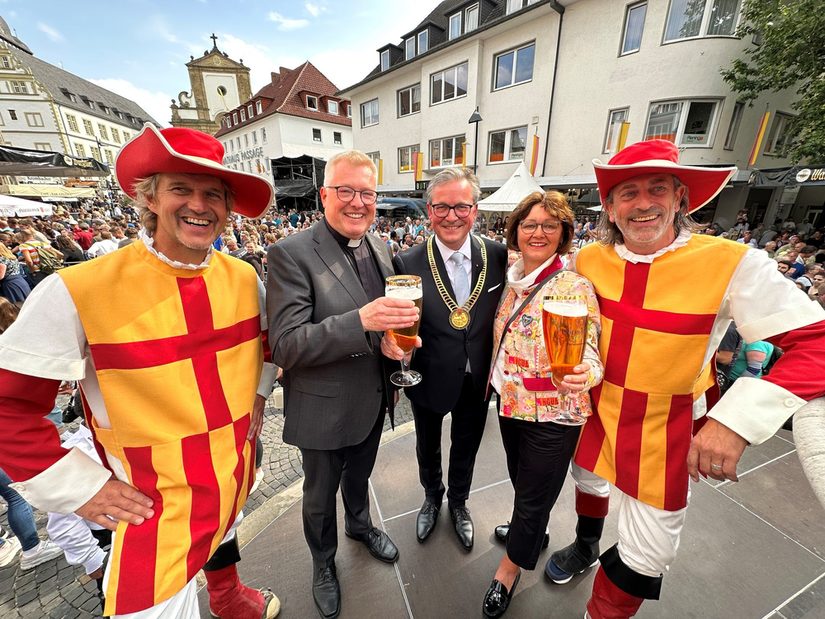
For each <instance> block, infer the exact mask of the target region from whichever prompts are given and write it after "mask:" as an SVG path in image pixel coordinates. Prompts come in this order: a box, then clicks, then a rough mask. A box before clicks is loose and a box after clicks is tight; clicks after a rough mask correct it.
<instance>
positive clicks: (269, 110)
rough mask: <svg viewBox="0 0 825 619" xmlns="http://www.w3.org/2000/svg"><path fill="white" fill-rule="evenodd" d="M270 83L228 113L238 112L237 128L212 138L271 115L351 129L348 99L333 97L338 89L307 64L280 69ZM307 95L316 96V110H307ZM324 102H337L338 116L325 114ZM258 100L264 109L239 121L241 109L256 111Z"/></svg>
mask: <svg viewBox="0 0 825 619" xmlns="http://www.w3.org/2000/svg"><path fill="white" fill-rule="evenodd" d="M271 79H272V81H271V82H270V83H269V84H267V85H266V86H264V87H263V88H261V89H260V90H259V91H258V92H256V93H255V94H254V95H253V96H252V98H251V99H249V100H248V101H244V102H243V104H242V105H240V106H238V107H237V108H235V109H234V110H230V111H229V112H228V114H227V115H228V116H230V117H231V115H232V113H233V112H238V113H239V115H238V116H239V122H238V124H237V125H235V124H233V125H232V127H230V128H227V127H225V126H223V125H221V128H220V129H219V130H218V132H217V133H216V134H215V137H221V136H223V135H226V134H227V133H232V132H233V131H235V130H236V129H237V128H239V127H243V126H244V125H247V124H250V123H253V122H257V121H258V120H260V119H261V118H263V117H265V116H271V115H272V114H286V115H288V116H300V117H302V118H310V119H314V120H322V121H325V122H329V123H334V124H337V125H344V126H346V127H351V126H352V119H351V118H347V116H346V106H347V105H348V104H349V103H350V101H349V100H348V99H342V98H341V97H337V96H335V93H336V92H338V88H337V87H336V86H335V84H333V83H332V82H331V81H329V80H328V79H327V77H326V76H325V75H324V74H323V73H321V72H320V71H319V70H318V69H317V68H316V67H315V65H313V64H312V63H311V62H309V61H306V62H305V63H303V64H302V65H300V66H298V67H297V68H295V69H287V68H286V67H281V68H280V69H279V70H278V73H272V78H271ZM306 94H311V95H313V96H316V97H318V108H319V109H318V111H315V110H310V109H307V107H306ZM327 99H332V100H333V101H338V102H339V105H338V114H330V113H329V112H327V111H326V109H327V108H326V102H327ZM258 100H260V101H261V102H262V103H261V104H262V107H263V110H262V111H261V113H260V114H255V115H253V116H252V117H249V118H247V119H246V120H245V121H240V110H241V108H246V106H248V105H250V104H252V106H253V109H255V107H254V106H255V102H256V101H258Z"/></svg>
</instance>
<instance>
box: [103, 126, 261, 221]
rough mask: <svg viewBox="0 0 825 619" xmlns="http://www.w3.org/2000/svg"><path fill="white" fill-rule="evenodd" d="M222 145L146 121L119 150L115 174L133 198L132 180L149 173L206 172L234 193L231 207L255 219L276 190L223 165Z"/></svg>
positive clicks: (195, 133)
mask: <svg viewBox="0 0 825 619" xmlns="http://www.w3.org/2000/svg"><path fill="white" fill-rule="evenodd" d="M223 154H224V149H223V144H221V143H220V142H219V141H218V140H216V139H215V138H213V137H212V136H211V135H208V134H206V133H203V132H202V131H196V130H194V129H185V128H183V127H171V128H168V129H158V128H157V127H155V126H154V125H152V124H151V123H146V124H145V125H144V126H143V129H142V130H141V131H140V133H138V134H137V135H136V136H135V137H134V138H132V139H131V140H130V141H129V142H127V143H126V145H125V146H124V147H123V148H122V149H121V150H120V152H119V153H118V155H117V159H116V160H115V177H116V178H117V182H118V183H119V184H120V187H121V189H123V191H124V192H125V193H126V195H128V196H129V197H130V198H133V199H134V198H135V197H136V193H135V183H136V182H138V181H140V180H141V179H143V178H146V177H148V176H151V175H152V174H159V173H161V174H209V175H211V176H216V177H218V178H220V179H221V180H223V181H224V182H225V183H226V184H227V185H228V186H229V187H230V188H231V189H232V193H233V194H234V196H235V199H234V206H233V210H234V211H235V212H236V213H240V214H241V215H244V216H246V217H250V218H252V219H255V218H257V217H260V216H261V215H263V214H264V213H265V212H266V209H268V208H269V206H270V205H271V204H272V199H273V197H274V195H275V191H274V189H273V188H272V185H271V184H270V183H269V181H267V180H266V179H265V178H262V177H260V176H257V175H255V174H251V173H248V172H242V171H240V170H232V169H230V168H227V167H226V166H224V165H223V163H222V161H223Z"/></svg>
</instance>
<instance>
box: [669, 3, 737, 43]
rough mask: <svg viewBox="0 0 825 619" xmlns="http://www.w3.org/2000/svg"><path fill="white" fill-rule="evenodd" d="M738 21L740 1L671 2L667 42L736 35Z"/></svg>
mask: <svg viewBox="0 0 825 619" xmlns="http://www.w3.org/2000/svg"><path fill="white" fill-rule="evenodd" d="M738 18H739V0H671V2H670V9H669V11H668V15H667V25H666V26H665V37H664V40H665V42H666V43H667V42H668V41H678V40H680V39H689V38H692V37H698V36H701V35H702V34H704V35H705V36H733V35H734V33H735V30H736V22H737V20H738Z"/></svg>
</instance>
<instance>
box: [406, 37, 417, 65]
mask: <svg viewBox="0 0 825 619" xmlns="http://www.w3.org/2000/svg"><path fill="white" fill-rule="evenodd" d="M412 58H415V37H410V38H409V39H407V40H406V41H404V60H410V59H412Z"/></svg>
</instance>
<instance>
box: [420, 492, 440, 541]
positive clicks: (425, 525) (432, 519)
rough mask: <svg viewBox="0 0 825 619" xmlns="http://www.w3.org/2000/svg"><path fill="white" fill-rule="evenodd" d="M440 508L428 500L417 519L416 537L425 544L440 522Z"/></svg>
mask: <svg viewBox="0 0 825 619" xmlns="http://www.w3.org/2000/svg"><path fill="white" fill-rule="evenodd" d="M439 511H440V508H439V506H438V505H436V504H435V503H434V502H433V501H431V500H430V499H426V500H425V501H424V504H423V505H422V506H421V511H419V512H418V517H417V518H416V519H415V535H416V537H417V538H418V541H419V542H423V541H424V540H425V539H427V538H428V537H429V536H430V533H432V532H433V529H435V523H436V522H438V512H439Z"/></svg>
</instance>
